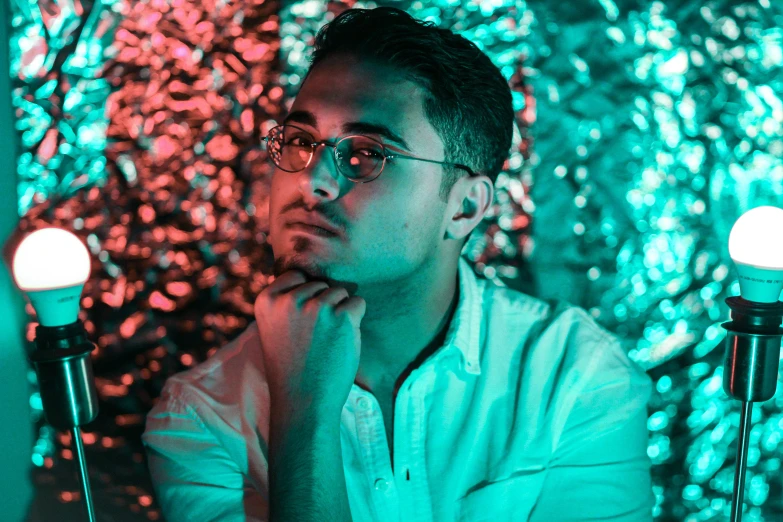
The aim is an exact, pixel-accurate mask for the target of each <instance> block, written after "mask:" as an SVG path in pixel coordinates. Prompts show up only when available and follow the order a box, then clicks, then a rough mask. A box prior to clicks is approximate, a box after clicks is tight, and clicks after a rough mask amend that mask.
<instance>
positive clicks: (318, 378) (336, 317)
mask: <svg viewBox="0 0 783 522" xmlns="http://www.w3.org/2000/svg"><path fill="white" fill-rule="evenodd" d="M366 309H367V305H366V303H365V301H364V299H362V298H361V297H358V296H354V297H349V295H348V291H347V290H346V289H345V288H341V287H333V288H332V287H330V286H329V285H328V284H327V283H324V282H321V281H313V282H307V279H306V277H305V276H304V274H302V273H301V272H299V271H295V270H294V271H288V272H285V273H283V274H282V275H280V277H278V278H277V279H275V280H274V281H273V282H272V283H271V284H270V285H269V286H267V287H266V288H264V290H262V291H261V293H260V294H259V295H258V297H257V298H256V301H255V306H254V314H255V318H256V323H257V325H258V332H259V334H260V337H261V350H262V353H263V358H264V366H265V369H266V377H267V383H268V385H269V394H270V401H271V404H272V408H276V409H277V410H278V413H280V414H286V415H291V414H301V415H313V414H317V415H321V414H326V415H331V416H334V418H336V419H339V418H340V412H341V411H342V408H343V405H344V404H345V401H346V400H347V398H348V394H349V392H350V391H351V386H352V385H353V381H354V379H355V378H356V372H357V371H358V369H359V355H360V354H361V333H360V330H359V326H360V324H361V320H362V318H363V317H364V313H365V311H366Z"/></svg>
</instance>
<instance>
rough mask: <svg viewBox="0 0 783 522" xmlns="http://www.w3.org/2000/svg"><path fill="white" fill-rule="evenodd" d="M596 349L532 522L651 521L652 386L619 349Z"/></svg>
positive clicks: (613, 346) (577, 390)
mask: <svg viewBox="0 0 783 522" xmlns="http://www.w3.org/2000/svg"><path fill="white" fill-rule="evenodd" d="M594 349H595V350H596V351H595V353H596V357H598V360H597V362H596V364H594V365H592V366H593V371H591V372H590V374H589V375H588V376H587V378H586V379H585V384H584V385H583V386H581V387H574V388H573V389H572V390H571V393H573V394H574V396H575V397H576V399H575V400H574V403H573V407H572V408H571V409H570V412H569V414H568V417H567V418H566V421H565V425H564V428H563V431H562V434H561V436H560V438H559V442H558V444H557V448H556V450H555V455H554V457H553V460H552V463H551V467H550V468H548V469H547V471H546V478H545V479H544V484H543V486H542V491H541V496H540V498H539V501H538V502H537V504H536V507H535V508H534V511H533V513H532V516H531V518H530V522H548V521H551V520H557V521H559V522H572V521H573V522H576V521H579V522H586V521H598V520H601V521H612V522H644V521H651V520H652V507H653V503H654V497H653V494H652V484H651V477H650V459H649V458H648V456H647V441H648V433H647V400H648V398H649V396H650V391H651V385H650V380H649V378H648V377H647V376H646V375H645V374H644V373H643V372H642V371H641V370H639V369H638V368H636V367H635V366H633V365H632V364H631V363H630V361H629V360H628V359H627V357H626V356H625V353H624V352H623V351H622V348H621V347H620V346H619V344H614V343H611V344H603V345H599V346H595V348H594Z"/></svg>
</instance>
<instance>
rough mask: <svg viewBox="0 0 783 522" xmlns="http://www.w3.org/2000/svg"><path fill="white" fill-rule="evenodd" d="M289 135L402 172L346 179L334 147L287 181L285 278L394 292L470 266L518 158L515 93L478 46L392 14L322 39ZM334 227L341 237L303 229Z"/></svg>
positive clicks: (283, 179) (335, 26) (278, 218)
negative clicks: (358, 141) (359, 140)
mask: <svg viewBox="0 0 783 522" xmlns="http://www.w3.org/2000/svg"><path fill="white" fill-rule="evenodd" d="M286 123H288V124H291V125H296V126H298V127H300V128H302V129H304V130H305V131H307V133H309V134H310V135H311V136H312V138H313V140H314V141H315V142H323V141H325V142H327V143H328V144H334V143H336V141H337V140H338V139H339V138H341V137H343V136H346V135H356V134H361V135H365V136H368V137H371V138H374V139H376V140H378V141H380V142H381V143H382V144H383V146H384V148H385V152H386V154H387V156H388V155H392V156H393V155H395V154H398V155H403V156H413V157H416V158H423V159H428V160H434V161H439V162H447V163H453V164H461V165H464V166H467V167H468V168H469V169H470V170H472V171H474V172H475V173H477V175H475V176H471V175H469V174H468V173H467V171H466V170H465V169H460V168H455V167H452V166H448V165H442V164H438V163H429V162H424V161H418V160H411V159H403V158H392V159H391V160H389V161H387V162H386V163H385V165H384V168H383V171H382V173H381V174H380V176H379V177H378V178H377V179H374V180H373V181H371V182H368V183H354V182H353V181H351V180H350V179H348V178H346V177H345V176H343V175H341V174H340V171H339V170H338V168H337V166H336V164H335V160H334V156H333V154H334V151H333V148H331V147H330V146H329V145H322V146H319V147H317V148H316V149H315V152H314V153H313V156H312V160H311V161H310V163H309V164H308V166H307V167H306V168H304V169H303V170H301V171H299V172H284V171H282V170H279V169H278V170H276V171H275V174H274V176H273V181H272V193H271V201H270V220H271V230H270V242H271V244H272V248H273V251H274V253H275V258H276V267H275V271H276V272H281V271H285V270H287V269H291V268H299V269H302V270H304V271H306V272H308V273H309V274H310V275H311V276H313V277H322V278H325V279H333V280H341V281H351V282H355V283H357V284H359V285H362V284H384V283H386V284H388V283H391V282H393V281H396V280H400V279H402V278H405V277H406V276H407V275H408V274H410V273H411V272H413V271H415V270H417V269H418V268H422V267H424V266H427V265H429V266H433V265H438V264H439V262H440V261H441V260H442V259H444V258H445V257H447V256H454V257H456V256H458V255H459V252H460V251H461V249H462V246H463V245H464V241H465V240H466V239H467V237H468V236H469V234H470V232H471V231H472V230H473V229H474V228H475V226H476V225H477V224H478V223H479V222H480V221H481V219H482V218H483V216H484V214H485V213H486V211H487V210H488V208H489V206H490V205H491V203H492V195H493V190H494V181H495V179H496V177H497V174H498V173H499V171H500V170H501V168H502V165H503V162H504V161H505V159H506V156H507V154H508V150H509V147H510V145H511V135H512V129H513V108H512V104H511V93H510V90H509V88H508V84H507V82H506V81H505V79H504V78H503V77H502V75H501V74H500V71H499V70H498V69H497V68H496V67H495V66H494V65H493V64H492V62H491V61H490V60H489V58H488V57H487V56H486V55H485V54H483V53H482V52H481V51H480V50H479V49H478V48H477V47H476V46H475V45H474V44H472V43H471V42H469V41H468V40H466V39H464V38H462V37H461V36H458V35H455V34H453V33H451V32H450V31H448V30H445V29H438V28H436V27H435V26H434V25H433V24H430V23H425V22H420V21H417V20H415V19H413V18H412V17H410V16H409V15H408V14H406V13H404V12H403V11H399V10H397V9H392V8H379V9H374V10H361V9H354V10H349V11H346V12H344V13H343V14H341V15H340V16H338V17H337V18H335V20H334V21H332V22H331V23H329V24H327V25H326V26H325V27H324V28H323V29H322V30H321V31H320V32H319V33H318V36H317V37H316V42H315V50H314V53H313V57H312V64H311V67H310V70H309V71H308V73H307V76H306V77H305V79H304V80H303V83H302V87H301V89H300V92H299V94H298V95H297V97H296V100H295V101H294V104H293V106H292V108H291V112H290V114H289V116H288V117H287V118H286ZM306 215H309V216H312V215H318V216H321V217H325V218H326V219H327V220H328V221H330V222H331V224H332V225H335V228H337V230H338V232H339V233H338V234H337V235H336V236H334V237H318V236H314V235H312V234H310V233H308V232H307V231H306V230H303V229H297V227H296V226H292V223H294V222H296V221H299V220H300V219H302V216H306Z"/></svg>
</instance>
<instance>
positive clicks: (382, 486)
mask: <svg viewBox="0 0 783 522" xmlns="http://www.w3.org/2000/svg"><path fill="white" fill-rule="evenodd" d="M375 489H377V490H378V491H386V490H387V489H389V481H388V480H386V479H378V480H376V481H375Z"/></svg>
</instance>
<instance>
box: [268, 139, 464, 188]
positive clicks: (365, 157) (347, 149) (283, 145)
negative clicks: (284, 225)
mask: <svg viewBox="0 0 783 522" xmlns="http://www.w3.org/2000/svg"><path fill="white" fill-rule="evenodd" d="M263 141H265V142H266V144H267V150H268V152H269V158H270V159H271V160H272V162H273V163H274V164H275V165H276V166H277V167H278V168H279V169H280V170H283V171H285V172H299V171H301V170H304V169H306V168H307V167H308V165H310V162H311V161H312V160H313V155H314V153H315V150H316V149H317V148H318V147H320V146H321V145H324V146H327V147H331V148H332V150H333V151H334V163H335V165H336V166H337V170H339V171H340V174H342V175H343V176H345V177H346V178H348V179H349V180H351V181H353V182H354V183H369V182H370V181H373V180H374V179H376V178H377V177H378V176H380V175H381V172H383V168H384V167H385V166H386V163H387V162H392V161H395V160H398V159H410V160H417V161H426V162H427V163H437V164H439V165H450V166H452V167H455V168H458V169H462V170H465V171H467V172H468V174H470V175H471V176H476V173H475V172H473V170H471V169H470V168H469V167H467V166H465V165H461V164H459V163H450V162H448V161H435V160H429V159H424V158H418V157H415V156H408V155H404V154H398V153H389V152H388V151H387V150H386V148H385V147H384V146H383V143H381V142H379V141H377V140H375V139H373V138H370V137H367V136H361V135H355V136H345V137H342V138H340V139H338V140H337V142H335V143H331V142H328V141H315V138H313V136H312V134H310V133H309V132H307V131H306V130H304V129H301V128H299V127H297V126H296V125H278V126H277V127H274V128H273V129H271V130H270V131H269V133H268V134H267V135H266V137H264V138H263Z"/></svg>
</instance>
